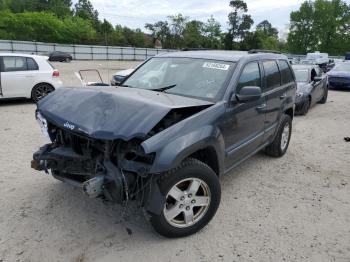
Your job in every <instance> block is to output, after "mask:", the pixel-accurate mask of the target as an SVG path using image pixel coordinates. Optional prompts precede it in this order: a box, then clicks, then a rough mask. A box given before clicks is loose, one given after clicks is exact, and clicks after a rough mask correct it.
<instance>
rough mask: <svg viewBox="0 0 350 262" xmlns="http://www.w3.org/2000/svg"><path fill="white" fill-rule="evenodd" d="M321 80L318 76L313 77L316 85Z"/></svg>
mask: <svg viewBox="0 0 350 262" xmlns="http://www.w3.org/2000/svg"><path fill="white" fill-rule="evenodd" d="M321 80H322V77H320V76H315V77H314V82H315V83H317V82H320V81H321Z"/></svg>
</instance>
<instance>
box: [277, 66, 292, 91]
mask: <svg viewBox="0 0 350 262" xmlns="http://www.w3.org/2000/svg"><path fill="white" fill-rule="evenodd" d="M278 66H279V68H280V71H281V77H282V85H284V84H288V83H290V82H293V81H294V79H293V74H292V71H291V69H290V67H289V65H288V63H287V61H285V60H279V61H278Z"/></svg>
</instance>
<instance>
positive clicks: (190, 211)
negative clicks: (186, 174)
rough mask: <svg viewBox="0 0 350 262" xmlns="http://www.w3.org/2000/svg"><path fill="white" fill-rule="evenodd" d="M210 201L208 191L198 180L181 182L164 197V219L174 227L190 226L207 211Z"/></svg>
mask: <svg viewBox="0 0 350 262" xmlns="http://www.w3.org/2000/svg"><path fill="white" fill-rule="evenodd" d="M210 199H211V194H210V189H209V187H208V185H207V184H206V183H205V182H204V181H203V180H201V179H199V178H188V179H184V180H181V181H180V182H178V183H177V184H176V185H174V186H173V187H172V188H171V189H170V191H169V193H168V194H167V196H166V204H165V207H164V210H163V213H164V217H165V219H166V221H167V222H168V223H169V224H170V225H172V226H174V227H179V228H185V227H189V226H192V225H194V224H195V223H197V222H198V221H199V220H201V219H202V218H203V216H204V215H205V213H206V212H207V211H208V208H209V205H210Z"/></svg>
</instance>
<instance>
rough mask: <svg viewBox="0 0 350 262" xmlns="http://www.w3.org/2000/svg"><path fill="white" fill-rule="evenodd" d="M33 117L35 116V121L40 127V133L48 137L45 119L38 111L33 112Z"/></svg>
mask: <svg viewBox="0 0 350 262" xmlns="http://www.w3.org/2000/svg"><path fill="white" fill-rule="evenodd" d="M35 118H36V121H38V123H39V126H40V129H41V133H42V134H43V135H44V136H45V137H47V138H50V136H49V131H48V128H47V121H46V119H45V118H44V117H43V116H42V115H41V114H40V112H38V111H37V112H36V114H35Z"/></svg>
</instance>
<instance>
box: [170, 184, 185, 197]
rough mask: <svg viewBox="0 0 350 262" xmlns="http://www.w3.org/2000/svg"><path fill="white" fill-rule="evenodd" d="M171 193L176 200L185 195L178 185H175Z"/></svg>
mask: <svg viewBox="0 0 350 262" xmlns="http://www.w3.org/2000/svg"><path fill="white" fill-rule="evenodd" d="M169 195H170V196H171V197H173V198H174V199H175V200H180V198H181V196H182V195H183V192H182V191H181V190H180V189H179V188H178V187H177V186H174V187H173V188H172V189H171V190H170V191H169Z"/></svg>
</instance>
